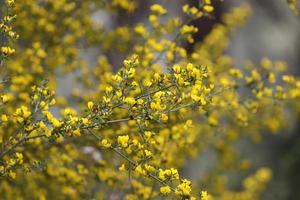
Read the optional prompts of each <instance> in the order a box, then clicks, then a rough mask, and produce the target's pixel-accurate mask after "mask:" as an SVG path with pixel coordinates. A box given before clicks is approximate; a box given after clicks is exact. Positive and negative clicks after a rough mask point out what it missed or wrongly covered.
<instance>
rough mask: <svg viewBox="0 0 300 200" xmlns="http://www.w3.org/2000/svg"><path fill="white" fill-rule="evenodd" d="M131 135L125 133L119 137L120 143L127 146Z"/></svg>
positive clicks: (124, 146)
mask: <svg viewBox="0 0 300 200" xmlns="http://www.w3.org/2000/svg"><path fill="white" fill-rule="evenodd" d="M128 141H129V136H128V135H123V136H119V137H118V143H119V144H120V145H121V147H123V148H126V147H127V146H128Z"/></svg>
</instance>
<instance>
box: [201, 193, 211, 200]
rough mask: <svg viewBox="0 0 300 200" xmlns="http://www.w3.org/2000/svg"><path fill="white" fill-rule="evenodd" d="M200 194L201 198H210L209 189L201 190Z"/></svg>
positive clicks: (203, 199) (202, 199)
mask: <svg viewBox="0 0 300 200" xmlns="http://www.w3.org/2000/svg"><path fill="white" fill-rule="evenodd" d="M200 196H201V200H209V196H208V193H207V191H201V194H200Z"/></svg>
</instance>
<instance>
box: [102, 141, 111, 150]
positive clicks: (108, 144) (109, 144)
mask: <svg viewBox="0 0 300 200" xmlns="http://www.w3.org/2000/svg"><path fill="white" fill-rule="evenodd" d="M101 146H103V147H104V148H109V147H111V143H110V142H109V141H108V140H107V139H102V140H101Z"/></svg>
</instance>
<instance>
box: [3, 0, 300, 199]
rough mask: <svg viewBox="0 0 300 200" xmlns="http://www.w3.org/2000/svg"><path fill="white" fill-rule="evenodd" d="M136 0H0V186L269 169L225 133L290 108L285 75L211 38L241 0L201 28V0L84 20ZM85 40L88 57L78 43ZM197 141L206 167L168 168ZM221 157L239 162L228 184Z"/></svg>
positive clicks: (145, 187) (256, 129) (175, 194)
mask: <svg viewBox="0 0 300 200" xmlns="http://www.w3.org/2000/svg"><path fill="white" fill-rule="evenodd" d="M140 3H141V2H140ZM138 5H139V4H138V1H134V0H113V1H99V0H84V1H83V0H77V1H69V0H57V1H53V0H43V1H33V0H27V1H17V2H14V0H6V1H5V2H3V3H1V8H2V12H1V13H4V15H3V16H1V23H0V30H1V42H2V43H1V54H0V60H1V70H2V72H1V78H2V81H1V85H0V90H1V91H0V94H1V103H0V116H1V119H0V126H1V129H0V144H1V148H0V177H1V179H0V197H1V199H165V198H166V199H202V200H207V199H213V198H215V199H239V200H240V199H251V200H253V199H259V198H260V194H261V192H262V191H263V189H264V188H265V186H266V185H267V183H268V181H269V180H270V179H271V178H272V171H271V170H270V169H269V168H267V167H262V168H259V169H255V172H253V170H254V169H253V168H251V161H250V160H248V159H245V158H241V157H240V156H239V154H238V152H237V151H236V150H235V147H234V145H235V144H236V142H237V141H238V140H239V139H241V138H243V139H245V138H246V139H248V140H251V141H254V142H258V141H260V139H261V134H262V132H269V133H272V134H274V133H276V132H278V131H279V130H281V129H283V128H286V126H287V125H288V124H289V123H288V117H287V116H292V117H294V118H295V117H296V115H297V113H299V97H300V81H299V79H298V78H296V77H294V76H291V75H287V74H286V64H285V63H284V62H283V61H274V62H273V61H271V60H269V59H268V58H264V59H262V60H261V62H260V64H254V63H251V62H248V63H246V65H245V67H243V68H242V67H240V68H236V67H234V66H235V65H234V62H233V58H231V57H230V56H229V55H227V54H226V53H225V50H226V48H227V46H228V44H229V38H230V36H231V33H232V32H233V31H234V30H235V29H236V28H237V27H238V26H240V25H243V24H244V23H245V21H246V19H247V17H248V16H249V15H250V14H251V9H250V7H249V6H248V5H242V6H240V7H237V8H234V9H233V10H232V11H230V12H229V13H226V14H224V15H223V17H222V23H219V24H216V25H215V26H214V27H213V28H212V30H211V31H210V33H209V34H208V35H207V36H206V37H205V39H204V40H203V41H196V40H195V39H194V37H193V35H194V34H195V33H196V32H198V31H201V27H200V28H198V27H196V26H194V25H192V24H191V22H192V21H194V20H197V19H201V18H207V17H208V18H210V17H213V15H214V14H213V12H214V6H213V5H214V4H212V3H211V1H210V0H205V1H200V2H199V5H198V7H193V6H190V5H188V4H186V5H183V7H182V14H178V16H171V15H168V10H167V9H166V8H164V7H163V6H162V5H160V4H154V5H152V6H150V9H149V10H147V13H148V18H147V20H146V21H145V20H143V19H141V20H140V21H139V22H137V23H134V22H131V23H130V24H128V25H125V26H121V25H115V24H113V23H111V24H112V25H111V26H112V28H107V27H106V26H100V25H99V24H98V23H96V21H95V20H94V18H95V16H99V15H100V16H103V15H109V16H119V17H122V16H124V15H125V16H132V15H133V14H134V13H135V12H136V9H137V8H138ZM290 5H291V8H292V9H293V10H294V11H295V12H297V9H296V2H294V1H291V2H290ZM99 11H101V12H100V14H99ZM145 12H146V11H145ZM181 15H182V16H184V17H181ZM112 19H113V18H112ZM114 25H115V26H114ZM19 35H20V37H19ZM187 44H190V45H191V46H192V47H193V49H192V50H191V51H187V46H188V45H187ZM91 49H92V50H93V51H94V52H96V53H97V62H96V63H93V62H92V61H91V57H89V58H88V59H87V58H86V57H84V56H83V55H85V53H86V52H87V51H88V50H91ZM118 58H124V61H122V62H119V61H118V60H117V59H118ZM114 59H116V60H114ZM112 63H114V64H112ZM116 63H117V64H116ZM65 82H67V83H68V84H69V85H71V90H72V91H71V92H70V87H68V85H65ZM57 90H58V92H60V93H61V94H56V91H57ZM208 150H211V151H213V152H215V154H216V157H217V159H216V162H215V163H214V166H213V167H212V169H211V172H210V173H208V174H205V176H203V177H201V179H200V180H196V179H195V180H193V183H191V181H190V180H187V179H186V178H185V177H184V176H183V175H182V174H181V169H182V168H183V167H184V166H188V165H190V161H191V159H193V158H195V157H197V156H201V154H202V153H203V152H205V151H208ZM195 170H196V171H197V169H195ZM228 171H235V172H237V171H244V172H253V173H252V175H251V174H249V173H247V174H248V175H249V176H248V177H247V178H245V179H244V181H243V183H242V186H241V189H240V190H238V191H232V190H230V189H229V187H228V182H230V180H227V179H226V176H224V174H225V173H226V172H228ZM192 188H193V189H192ZM206 190H207V191H208V193H207V192H206Z"/></svg>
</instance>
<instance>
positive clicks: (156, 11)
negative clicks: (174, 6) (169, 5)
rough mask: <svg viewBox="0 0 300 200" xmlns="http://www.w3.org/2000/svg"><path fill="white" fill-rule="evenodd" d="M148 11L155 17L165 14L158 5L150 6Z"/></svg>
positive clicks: (164, 10) (163, 9)
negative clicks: (155, 15)
mask: <svg viewBox="0 0 300 200" xmlns="http://www.w3.org/2000/svg"><path fill="white" fill-rule="evenodd" d="M150 10H151V11H152V12H153V13H155V14H157V15H164V14H166V13H167V10H166V9H165V8H164V7H162V6H161V5H159V4H154V5H152V6H151V7H150Z"/></svg>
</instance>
